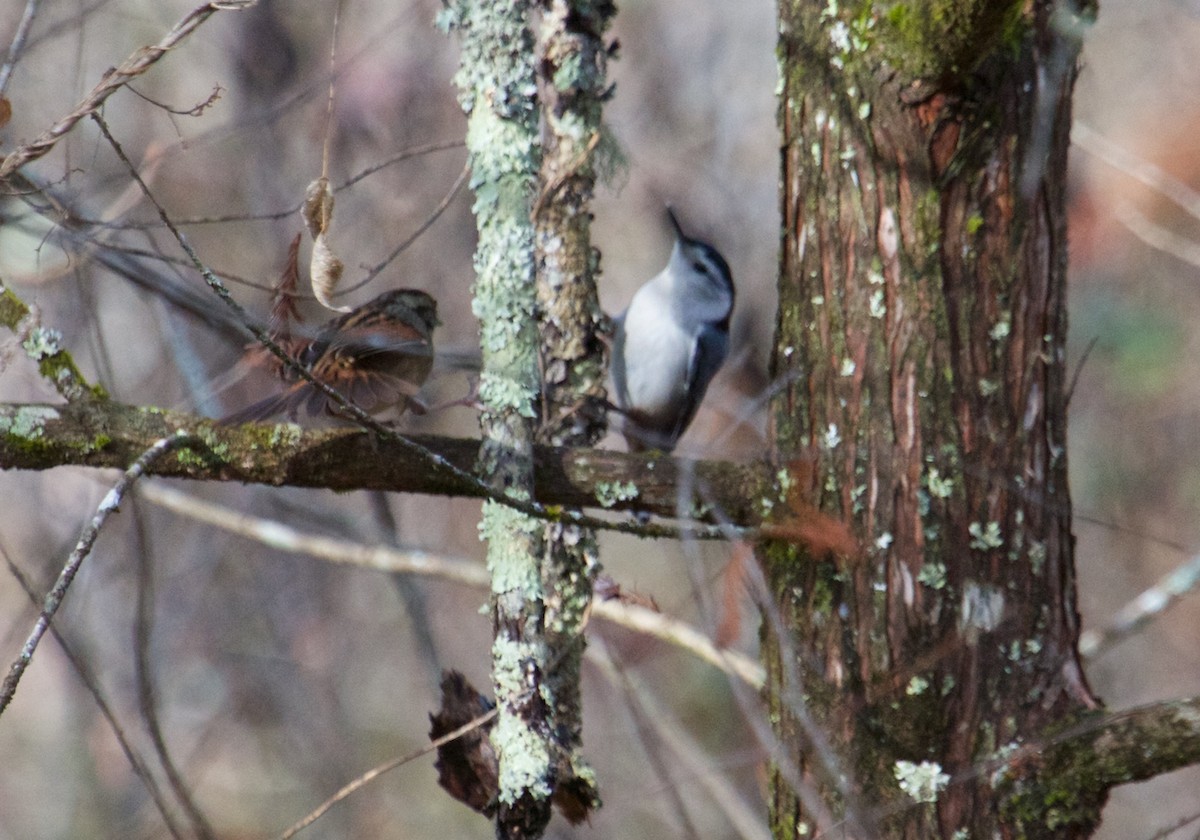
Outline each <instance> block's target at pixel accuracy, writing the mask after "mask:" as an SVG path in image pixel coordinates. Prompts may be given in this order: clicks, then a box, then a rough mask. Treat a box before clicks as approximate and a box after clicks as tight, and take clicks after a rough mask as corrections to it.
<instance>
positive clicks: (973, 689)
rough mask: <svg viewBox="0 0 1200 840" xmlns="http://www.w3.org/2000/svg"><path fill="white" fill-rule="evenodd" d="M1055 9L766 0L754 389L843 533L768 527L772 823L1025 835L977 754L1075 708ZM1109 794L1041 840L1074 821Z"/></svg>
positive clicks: (1062, 60) (1063, 108) (778, 827)
mask: <svg viewBox="0 0 1200 840" xmlns="http://www.w3.org/2000/svg"><path fill="white" fill-rule="evenodd" d="M1077 12H1078V10H1073V9H1069V8H1068V7H1066V6H1062V7H1056V6H1054V5H1053V4H1050V3H1046V2H1037V3H1034V4H1031V6H1030V5H1029V4H1022V3H1007V4H987V3H978V4H973V3H957V4H945V3H917V4H903V5H900V4H897V5H895V6H893V7H892V10H891V12H890V13H889V14H888V15H887V17H886V18H883V17H872V16H870V12H869V11H866V12H864V13H863V14H861V15H859V16H857V17H851V16H849V15H848V13H847V12H845V11H842V12H839V11H837V7H836V6H833V5H826V4H823V3H822V4H817V3H803V2H799V1H798V0H797V1H796V2H791V3H785V4H782V5H781V7H780V31H781V33H783V34H782V36H781V42H780V53H781V57H782V58H781V61H782V68H783V96H782V100H781V105H780V123H781V129H782V132H783V147H782V148H783V195H782V202H783V208H782V210H783V224H784V229H783V250H782V265H781V275H780V283H779V296H780V314H779V332H778V343H777V345H776V348H775V354H774V361H773V367H774V370H773V374H774V376H776V377H780V378H781V381H787V382H790V383H791V385H790V386H789V387H788V388H787V389H786V390H785V391H784V392H783V393H781V394H780V396H779V398H778V399H777V400H776V403H775V406H774V430H775V434H776V443H777V446H778V450H779V452H781V453H785V454H786V455H785V457H786V458H788V459H790V460H791V463H792V464H793V466H792V468H791V472H792V479H793V481H795V482H800V483H802V484H804V485H805V486H807V487H810V488H811V492H812V494H813V498H816V499H818V500H819V504H820V505H821V507H823V508H824V509H825V510H826V511H827V512H830V513H833V514H835V515H840V516H841V517H843V518H844V519H845V520H846V521H847V522H849V523H850V524H851V525H852V527H853V528H854V530H855V532H856V534H857V536H858V538H859V541H860V543H861V550H860V551H859V552H857V553H856V554H854V555H853V556H839V557H811V558H805V557H803V556H801V555H802V552H801V550H800V549H798V548H796V547H794V546H788V545H784V544H774V545H769V546H767V547H766V549H765V551H764V561H765V565H766V569H767V573H768V577H769V581H770V584H771V587H772V591H773V594H774V601H775V603H774V604H773V610H777V611H778V613H777V615H774V616H773V617H770V618H768V622H767V625H766V630H765V636H766V638H767V650H766V657H767V661H768V668H769V671H770V678H769V680H770V684H769V686H768V693H769V695H770V702H771V705H772V706H773V711H775V712H776V714H775V715H774V716H773V717H774V719H775V720H777V721H778V722H779V723H778V734H779V736H780V738H781V740H782V743H783V744H784V752H785V753H786V754H788V755H791V756H798V761H797V763H796V764H795V766H791V765H790V764H789V763H788V762H787V761H781V762H780V763H779V766H778V767H777V771H776V773H775V775H774V790H773V803H772V804H773V814H772V820H773V828H774V831H775V836H777V837H781V838H782V837H788V838H792V837H799V836H812V835H813V834H814V833H815V834H818V835H822V836H823V835H824V834H825V833H826V832H829V833H831V836H838V837H842V836H855V837H865V836H871V837H874V836H882V837H913V838H917V837H922V838H927V837H935V836H936V837H945V838H951V837H965V836H971V837H996V836H1023V835H1026V834H1028V835H1034V836H1036V835H1038V834H1039V833H1042V832H1045V831H1047V830H1048V829H1047V828H1046V827H1045V823H1042V824H1041V825H1039V821H1040V820H1041V819H1042V818H1043V817H1044V816H1045V814H1043V813H1039V814H1036V815H1029V814H1017V813H1014V812H1013V810H1012V809H1006V808H1005V807H1003V805H1002V803H1001V801H1000V800H1001V799H1002V797H1000V796H998V794H997V790H996V789H995V788H994V787H993V785H996V784H997V783H998V781H999V778H998V776H999V775H1000V774H994V773H991V772H988V770H987V767H988V762H991V761H994V760H995V759H997V757H998V756H1001V755H1003V754H1004V753H1005V751H1008V750H1012V749H1013V748H1015V747H1017V746H1019V745H1021V744H1023V743H1025V742H1026V741H1027V740H1028V739H1030V738H1033V737H1036V736H1041V735H1043V734H1045V732H1046V730H1047V728H1048V727H1053V726H1056V725H1061V724H1065V723H1066V722H1068V721H1070V720H1071V719H1072V718H1073V716H1075V715H1078V714H1079V713H1081V712H1083V711H1085V710H1086V709H1088V708H1091V707H1094V706H1095V701H1094V700H1093V698H1092V696H1091V693H1090V690H1089V689H1088V686H1087V683H1086V680H1085V679H1084V677H1083V673H1082V670H1081V668H1080V663H1079V658H1078V654H1077V652H1076V642H1077V639H1078V635H1079V619H1078V615H1077V612H1076V600H1075V599H1076V594H1075V569H1074V557H1073V548H1074V541H1073V537H1072V534H1071V507H1070V496H1069V493H1068V489H1067V462H1066V401H1067V395H1066V382H1067V374H1066V368H1065V342H1066V326H1067V323H1066V307H1065V281H1066V266H1067V243H1066V224H1065V202H1064V196H1065V179H1066V159H1067V146H1068V138H1069V128H1070V115H1071V91H1072V85H1073V82H1074V78H1075V58H1076V55H1077V50H1078V38H1077V31H1076V30H1077V29H1078V25H1079V21H1078V19H1077V18H1075V17H1072V15H1075V14H1076V13H1077ZM1102 804H1103V794H1100V795H1098V796H1097V797H1096V800H1094V801H1089V802H1086V803H1082V805H1083V807H1081V808H1079V810H1078V812H1077V814H1076V815H1074V816H1073V817H1072V818H1071V819H1070V820H1069V821H1068V822H1067V823H1064V824H1063V825H1060V826H1058V827H1057V828H1056V829H1055V830H1054V831H1053V832H1052V834H1053V836H1056V837H1076V836H1087V835H1088V834H1089V833H1090V832H1091V829H1092V827H1093V826H1094V823H1095V821H1096V819H1097V818H1098V812H1099V807H1100V806H1101V805H1102Z"/></svg>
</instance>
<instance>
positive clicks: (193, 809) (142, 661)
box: [130, 496, 217, 840]
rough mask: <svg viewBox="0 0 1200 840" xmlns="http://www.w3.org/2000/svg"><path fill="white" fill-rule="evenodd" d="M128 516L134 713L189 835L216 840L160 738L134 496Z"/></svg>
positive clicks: (143, 551)
mask: <svg viewBox="0 0 1200 840" xmlns="http://www.w3.org/2000/svg"><path fill="white" fill-rule="evenodd" d="M130 513H131V514H132V519H133V534H134V539H135V540H136V544H135V550H134V555H135V557H136V567H137V569H136V574H137V606H136V611H135V618H134V632H133V659H134V662H133V668H134V679H135V681H136V683H137V694H138V709H139V710H140V711H141V715H142V721H143V723H144V724H145V727H146V733H147V734H148V735H149V736H150V743H151V744H152V745H153V747H154V754H155V755H156V756H157V757H158V764H159V766H160V767H161V768H162V771H163V774H164V775H165V776H166V777H167V783H168V784H169V785H170V786H171V790H172V791H173V792H174V793H175V799H176V800H177V801H178V802H179V804H180V806H181V807H182V808H183V811H184V813H185V814H187V817H188V819H189V820H190V821H191V826H192V831H193V832H194V833H195V835H196V837H198V838H200V840H216V837H217V834H216V832H215V831H214V830H213V827H212V824H211V823H210V822H209V820H208V817H207V816H206V815H205V814H204V812H203V811H201V810H200V806H199V805H198V804H197V803H196V798H195V797H194V796H192V792H191V790H189V789H188V785H187V782H186V781H185V780H184V778H183V774H182V773H181V772H180V771H179V767H178V766H177V765H176V762H175V759H174V758H172V757H171V751H170V750H169V749H168V748H167V739H166V736H165V735H163V727H162V722H161V720H160V717H159V714H158V698H157V692H156V691H155V688H154V671H153V668H152V667H151V665H150V640H151V637H152V636H153V633H154V600H155V599H154V563H153V561H152V559H151V557H150V547H149V546H150V540H149V538H148V536H147V531H146V527H145V520H144V519H143V517H142V516H141V514H140V512H139V510H138V499H137V497H136V496H135V497H132V498H130Z"/></svg>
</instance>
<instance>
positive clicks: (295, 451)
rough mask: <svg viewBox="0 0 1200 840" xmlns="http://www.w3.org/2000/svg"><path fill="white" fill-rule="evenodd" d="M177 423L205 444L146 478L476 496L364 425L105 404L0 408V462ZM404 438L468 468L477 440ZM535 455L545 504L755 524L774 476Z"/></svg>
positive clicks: (28, 464)
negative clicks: (312, 425)
mask: <svg viewBox="0 0 1200 840" xmlns="http://www.w3.org/2000/svg"><path fill="white" fill-rule="evenodd" d="M179 430H182V431H185V432H187V433H189V434H190V435H193V436H194V437H195V438H196V439H197V440H199V441H201V442H202V443H199V444H196V445H195V446H192V447H190V448H182V449H180V450H179V451H177V452H174V453H172V454H170V455H169V456H167V457H164V458H163V459H161V460H160V461H158V462H157V463H156V464H154V466H153V468H152V469H151V470H150V473H151V474H154V475H160V476H168V477H175V478H189V479H195V480H201V481H241V482H244V483H251V484H270V485H277V486H282V485H288V486H294V487H323V488H327V489H330V490H388V491H394V492H405V493H424V494H430V495H441V496H467V497H473V498H479V497H480V496H481V495H482V491H481V489H480V487H479V485H478V484H472V483H470V482H468V481H464V480H463V479H462V478H461V477H460V476H456V475H454V474H453V473H452V471H451V470H450V469H442V468H439V467H437V466H436V465H435V464H433V462H432V460H431V459H429V458H427V457H424V456H423V455H422V454H421V452H420V451H418V450H417V448H415V447H411V446H410V447H405V446H402V445H400V444H399V443H396V442H394V441H389V440H386V439H383V438H380V437H379V436H377V435H375V434H372V433H370V432H365V431H362V430H360V429H321V430H307V429H301V428H300V427H299V426H296V425H294V424H288V423H282V424H279V425H247V426H237V427H221V426H218V425H216V424H215V423H214V422H213V421H212V420H210V419H207V418H202V417H196V416H193V415H189V414H183V413H178V412H170V411H164V410H162V409H158V408H151V407H141V406H131V405H126V404H122V403H118V402H114V401H111V400H103V399H91V400H80V401H76V402H73V403H69V404H63V405H50V404H41V403H38V404H29V403H2V404H0V469H21V470H44V469H50V468H53V467H61V466H87V467H115V468H120V469H124V468H126V467H128V466H129V464H130V463H132V462H133V460H134V459H136V458H137V457H138V456H139V455H140V454H141V453H142V452H144V451H145V450H146V449H147V448H149V447H150V446H151V445H153V443H154V441H156V440H158V439H160V438H163V437H166V436H168V435H171V434H174V433H175V432H177V431H179ZM406 437H407V439H408V440H410V441H412V442H414V443H416V444H418V445H419V447H420V448H423V449H424V450H426V451H428V452H429V453H431V454H433V455H436V456H438V457H440V458H442V459H445V461H447V462H448V463H449V465H450V466H451V467H453V468H457V469H458V470H460V471H462V472H464V473H468V474H470V475H474V470H475V460H476V457H477V455H478V452H479V441H477V440H468V439H461V438H447V437H437V436H432V435H416V436H406ZM534 457H535V471H536V488H535V492H536V494H537V501H538V502H540V503H541V504H543V505H547V506H561V507H563V508H604V509H609V510H616V511H638V512H648V513H654V514H658V515H661V516H668V517H673V516H680V517H681V518H691V519H696V520H700V521H704V522H722V523H730V524H733V525H740V526H753V525H757V524H758V523H759V521H760V519H761V514H760V511H761V510H762V509H763V507H764V504H763V500H764V499H767V498H775V497H776V494H777V491H776V490H774V489H773V487H774V479H773V472H772V470H771V469H770V468H769V467H768V466H767V465H766V464H763V463H754V464H733V463H728V462H722V461H688V460H683V459H675V458H668V457H661V456H654V455H632V454H627V453H624V452H615V451H610V450H600V449H559V448H553V447H537V449H536V451H535V456H534ZM680 499H682V500H683V501H682V504H681V503H680ZM648 533H654V532H653V531H650V532H648Z"/></svg>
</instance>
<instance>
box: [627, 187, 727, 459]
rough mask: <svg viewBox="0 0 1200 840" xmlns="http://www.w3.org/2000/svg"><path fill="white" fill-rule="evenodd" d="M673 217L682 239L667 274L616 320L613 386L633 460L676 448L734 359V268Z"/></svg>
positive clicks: (641, 292) (645, 288) (641, 291)
mask: <svg viewBox="0 0 1200 840" xmlns="http://www.w3.org/2000/svg"><path fill="white" fill-rule="evenodd" d="M667 215H668V217H670V219H671V224H672V226H674V228H675V235H676V241H675V248H674V249H673V250H672V251H671V258H670V259H669V260H668V261H667V267H666V268H664V269H663V270H662V271H660V272H659V273H658V274H657V275H656V276H655V277H654V278H653V279H651V280H649V281H647V283H646V284H645V285H644V286H642V287H641V288H640V289H638V290H637V292H636V293H634V296H633V300H631V301H630V302H629V307H628V308H627V309H626V310H625V311H624V312H623V313H621V314H620V315H618V316H617V317H616V319H615V321H616V336H615V338H614V340H613V347H612V378H613V385H614V390H615V396H616V401H617V407H618V408H619V409H620V410H621V412H622V414H624V416H625V420H624V426H623V428H622V431H623V433H624V435H625V440H626V441H627V442H628V444H629V449H630V451H631V452H641V451H645V450H648V449H660V450H662V451H664V452H670V451H671V450H672V449H674V448H675V444H676V443H678V442H679V437H680V435H682V434H683V432H684V430H685V429H686V428H687V427H688V424H689V423H691V422H692V418H693V417H695V416H696V409H697V408H699V407H700V401H701V400H702V399H704V392H705V391H707V390H708V383H709V382H711V381H712V378H713V376H714V375H716V372H717V369H718V368H720V367H721V364H722V363H723V362H724V361H725V356H726V355H727V354H728V352H729V319H730V316H731V315H732V314H733V298H734V293H733V276H732V275H731V274H730V272H729V263H727V262H725V258H724V257H722V256H721V255H720V254H719V253H718V252H717V249H716V248H714V247H713V246H711V245H709V244H708V243H707V242H701V241H699V240H697V239H692V238H691V237H689V236H688V235H687V234H685V233H684V232H683V228H682V227H680V225H679V221H678V220H677V219H676V218H675V214H674V213H673V212H671V209H670V208H667Z"/></svg>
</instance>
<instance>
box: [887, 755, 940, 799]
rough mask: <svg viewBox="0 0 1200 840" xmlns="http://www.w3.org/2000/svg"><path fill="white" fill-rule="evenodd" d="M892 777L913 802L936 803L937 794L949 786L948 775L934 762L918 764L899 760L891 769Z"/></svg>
mask: <svg viewBox="0 0 1200 840" xmlns="http://www.w3.org/2000/svg"><path fill="white" fill-rule="evenodd" d="M892 775H894V776H895V777H896V781H897V782H898V783H899V784H900V790H902V791H904V792H905V793H906V794H908V795H909V797H911V798H912V800H913V801H914V802H937V798H938V794H939V793H941V792H942V790H943V789H945V787H946V785H948V784H950V774H949V773H945V772H943V771H942V766H941V765H940V764H938V763H937V762H936V761H922V762H921V763H920V764H917V763H914V762H912V761H904V760H900V761H897V762H896V765H895V767H894V768H893V769H892Z"/></svg>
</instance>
